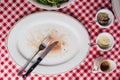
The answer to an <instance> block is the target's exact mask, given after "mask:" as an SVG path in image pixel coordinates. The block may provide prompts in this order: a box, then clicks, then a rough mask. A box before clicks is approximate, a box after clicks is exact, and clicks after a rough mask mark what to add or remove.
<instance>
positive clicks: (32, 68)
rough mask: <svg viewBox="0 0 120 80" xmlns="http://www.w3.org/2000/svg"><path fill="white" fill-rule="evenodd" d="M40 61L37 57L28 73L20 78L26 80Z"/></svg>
mask: <svg viewBox="0 0 120 80" xmlns="http://www.w3.org/2000/svg"><path fill="white" fill-rule="evenodd" d="M41 61H42V58H41V57H39V58H38V59H37V61H36V63H34V64H33V65H32V66H31V67H30V68H29V69H28V71H27V72H26V74H24V75H23V76H22V77H23V78H26V77H27V76H28V75H29V74H30V73H31V72H32V71H33V70H34V68H35V67H36V66H37V65H38V64H39V63H40V62H41Z"/></svg>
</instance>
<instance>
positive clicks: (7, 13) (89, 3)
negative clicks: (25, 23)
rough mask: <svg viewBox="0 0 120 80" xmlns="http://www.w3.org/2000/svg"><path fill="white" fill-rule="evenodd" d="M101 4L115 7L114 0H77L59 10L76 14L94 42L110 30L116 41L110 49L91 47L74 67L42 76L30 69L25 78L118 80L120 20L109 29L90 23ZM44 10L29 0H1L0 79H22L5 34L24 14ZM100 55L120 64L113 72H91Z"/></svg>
mask: <svg viewBox="0 0 120 80" xmlns="http://www.w3.org/2000/svg"><path fill="white" fill-rule="evenodd" d="M101 8H108V9H110V10H111V11H112V4H111V0H75V2H74V3H73V4H72V5H70V6H68V7H66V8H63V9H60V10H57V11H59V12H63V13H65V14H68V15H70V16H72V17H74V18H76V19H77V20H78V21H79V22H81V23H82V24H84V26H85V27H86V29H87V31H88V32H89V35H90V39H91V42H95V39H96V37H97V35H98V34H99V33H101V32H109V33H111V34H112V35H113V37H114V39H115V45H114V47H113V49H112V50H110V51H108V52H101V51H99V50H98V49H97V47H96V46H94V47H91V48H90V51H89V53H88V55H87V57H86V59H85V60H84V62H82V63H81V64H79V65H78V66H77V67H76V68H75V69H73V70H71V71H68V72H67V73H62V74H59V75H53V76H42V75H39V74H33V73H31V74H30V76H29V77H27V78H26V80H119V79H120V49H119V48H120V24H119V23H118V21H117V20H116V19H115V21H114V23H113V25H112V26H111V27H110V28H108V29H101V28H100V27H99V26H98V25H97V24H96V23H89V22H90V21H92V20H93V19H94V17H95V14H96V12H97V11H98V10H99V9H101ZM38 11H41V12H42V11H44V10H43V9H40V8H37V7H36V6H34V5H33V4H31V3H30V2H29V0H0V80H23V78H22V77H21V76H17V72H18V71H19V69H20V67H19V66H18V65H17V64H16V63H15V62H14V61H13V60H12V58H11V57H10V56H9V54H8V50H7V47H6V37H7V35H8V33H9V31H10V29H11V28H12V27H13V25H14V24H15V23H16V22H17V21H18V20H20V19H21V18H23V17H25V16H26V15H29V14H31V13H35V12H38ZM97 56H105V57H107V58H108V59H112V60H114V61H115V62H116V63H117V68H116V69H115V70H114V71H113V72H112V73H110V74H103V73H92V72H91V70H92V66H93V62H94V60H95V58H96V57H97Z"/></svg>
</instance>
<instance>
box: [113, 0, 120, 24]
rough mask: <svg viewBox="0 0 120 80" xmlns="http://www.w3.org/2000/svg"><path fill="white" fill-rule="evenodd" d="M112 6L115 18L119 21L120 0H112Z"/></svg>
mask: <svg viewBox="0 0 120 80" xmlns="http://www.w3.org/2000/svg"><path fill="white" fill-rule="evenodd" d="M112 7H113V10H114V12H115V15H116V17H117V19H118V20H119V22H120V0H112Z"/></svg>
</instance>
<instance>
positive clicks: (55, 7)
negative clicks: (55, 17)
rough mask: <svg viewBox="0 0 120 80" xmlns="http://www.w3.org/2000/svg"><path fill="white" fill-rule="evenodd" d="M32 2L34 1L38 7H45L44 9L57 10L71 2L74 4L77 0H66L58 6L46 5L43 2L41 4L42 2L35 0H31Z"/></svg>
mask: <svg viewBox="0 0 120 80" xmlns="http://www.w3.org/2000/svg"><path fill="white" fill-rule="evenodd" d="M29 1H30V2H31V3H33V4H34V5H36V6H37V7H39V8H43V9H47V10H57V9H61V8H64V7H66V6H68V5H70V4H72V2H73V1H75V0H69V1H68V2H65V3H63V4H61V5H60V7H57V6H52V7H51V6H46V5H43V4H40V3H37V2H35V1H34V0H29Z"/></svg>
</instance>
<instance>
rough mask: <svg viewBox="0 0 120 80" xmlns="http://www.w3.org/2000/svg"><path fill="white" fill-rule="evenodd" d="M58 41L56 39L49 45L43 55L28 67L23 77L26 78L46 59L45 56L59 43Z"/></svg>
mask: <svg viewBox="0 0 120 80" xmlns="http://www.w3.org/2000/svg"><path fill="white" fill-rule="evenodd" d="M57 43H58V41H55V42H53V43H52V44H51V45H49V46H48V47H47V48H46V50H45V51H44V52H43V53H42V54H41V56H40V57H38V59H37V61H36V62H35V63H34V64H33V65H32V66H31V67H30V68H29V69H28V71H27V72H26V74H24V75H23V76H22V77H23V78H26V77H27V76H28V75H29V74H30V73H31V72H32V71H33V70H34V68H35V67H36V66H37V65H38V64H39V63H40V62H41V61H42V60H43V59H44V57H45V56H46V55H47V54H48V53H49V52H50V51H51V50H52V49H53V48H54V47H55V46H56V45H57Z"/></svg>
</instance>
